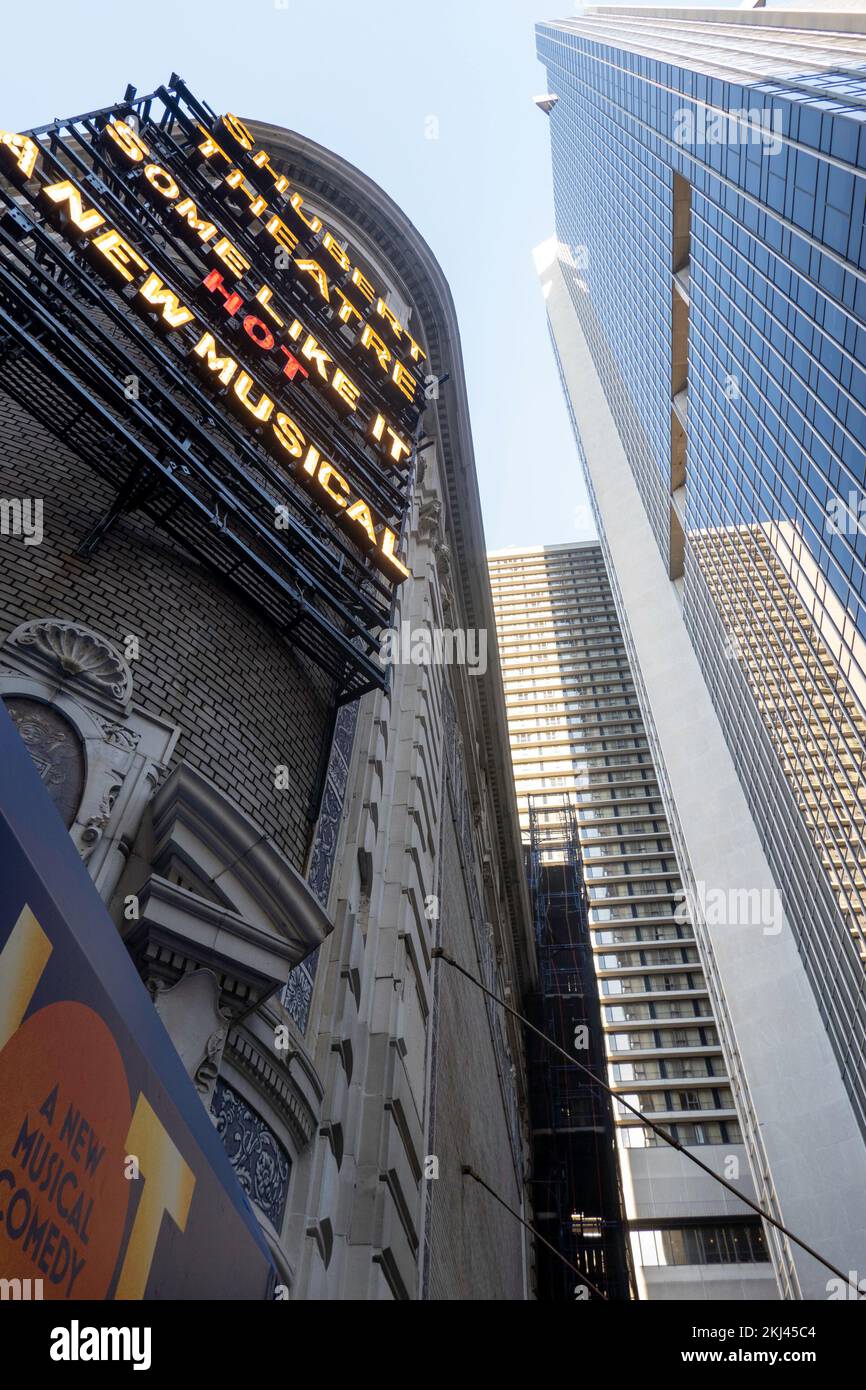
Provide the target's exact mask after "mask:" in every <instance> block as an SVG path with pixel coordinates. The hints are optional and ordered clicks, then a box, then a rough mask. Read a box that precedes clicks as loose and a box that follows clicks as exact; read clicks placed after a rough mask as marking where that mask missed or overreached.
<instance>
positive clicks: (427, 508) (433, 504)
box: [417, 497, 442, 543]
mask: <svg viewBox="0 0 866 1390" xmlns="http://www.w3.org/2000/svg"><path fill="white" fill-rule="evenodd" d="M441 530H442V503H441V502H440V500H439V498H438V497H431V498H429V500H428V501H426V502H422V503H421V506H420V507H419V508H418V532H417V535H418V539H419V541H426V542H428V543H429V542H430V541H433V540H435V539H436V537H437V536H439V535H440V533H441Z"/></svg>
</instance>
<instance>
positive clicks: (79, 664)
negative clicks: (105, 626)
mask: <svg viewBox="0 0 866 1390" xmlns="http://www.w3.org/2000/svg"><path fill="white" fill-rule="evenodd" d="M6 645H7V646H8V647H14V648H18V649H23V650H26V651H27V652H28V654H29V655H30V656H31V657H32V658H35V659H36V662H37V663H38V664H40V665H42V666H48V667H50V668H53V670H54V671H56V672H59V673H61V675H62V676H65V677H67V678H69V679H74V680H75V681H76V684H77V685H80V686H81V687H82V688H87V689H89V690H91V691H92V692H93V693H94V694H97V695H100V696H102V698H103V699H107V700H110V701H112V702H113V703H115V704H117V705H120V706H122V707H123V708H124V709H125V708H126V706H127V705H128V704H129V702H130V700H131V698H132V672H131V671H130V669H129V666H128V665H127V663H126V662H125V661H124V660H123V658H122V657H121V656H119V655H118V653H117V652H116V651H115V650H114V648H113V647H112V646H111V644H110V643H109V642H107V641H106V639H105V638H104V637H100V635H99V633H98V632H93V631H92V629H91V628H89V627H84V626H82V624H81V623H73V622H68V621H67V620H66V619H64V618H36V619H34V620H33V621H32V622H29V623H21V625H20V626H19V627H16V628H15V630H14V631H13V632H10V634H9V636H8V637H7V638H6Z"/></svg>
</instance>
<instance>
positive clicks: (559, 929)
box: [526, 797, 632, 1302]
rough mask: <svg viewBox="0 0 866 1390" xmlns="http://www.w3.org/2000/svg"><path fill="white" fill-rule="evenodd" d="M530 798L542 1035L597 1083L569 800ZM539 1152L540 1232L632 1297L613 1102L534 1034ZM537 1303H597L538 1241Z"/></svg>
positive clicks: (591, 983)
mask: <svg viewBox="0 0 866 1390" xmlns="http://www.w3.org/2000/svg"><path fill="white" fill-rule="evenodd" d="M536 800H537V798H533V797H530V798H529V845H528V847H527V851H526V853H527V871H528V878H529V885H530V893H531V899H532V907H533V915H534V929H535V947H536V953H537V957H538V978H539V992H538V994H537V995H535V996H534V998H533V999H532V1002H531V1005H530V1015H531V1017H532V1021H533V1023H534V1024H535V1025H536V1027H538V1028H540V1029H541V1031H542V1033H544V1034H545V1036H546V1037H549V1038H552V1039H553V1041H554V1042H556V1043H558V1044H559V1046H560V1047H562V1048H564V1049H565V1050H566V1051H567V1052H573V1053H574V1055H575V1058H576V1060H578V1061H581V1062H583V1063H584V1064H585V1065H586V1066H587V1067H588V1068H589V1069H590V1070H591V1071H592V1072H594V1073H595V1075H596V1076H604V1074H605V1066H606V1062H605V1051H604V1038H603V1030H602V1024H601V1008H600V1004H599V998H598V989H597V985H596V978H595V970H594V968H593V961H592V946H591V942H590V935H589V917H588V912H587V896H586V886H585V882H584V875H583V864H582V860H581V854H580V841H579V839H578V834H577V818H576V816H575V812H574V808H573V806H572V805H571V802H570V800H569V801H568V803H567V804H566V805H565V806H561V807H557V808H556V810H555V811H552V812H551V811H549V810H546V809H545V810H544V811H539V810H538V809H537V808H536V805H535V801H536ZM527 1046H528V1057H529V1068H530V1087H531V1089H530V1101H531V1114H532V1145H533V1205H534V1213H535V1222H536V1225H537V1227H538V1229H539V1231H540V1232H541V1234H542V1235H544V1236H545V1238H546V1239H547V1240H549V1241H550V1242H551V1244H552V1245H554V1246H555V1247H556V1249H557V1250H559V1251H560V1253H561V1254H562V1255H564V1256H565V1258H566V1259H567V1260H569V1261H570V1262H571V1263H572V1264H573V1265H576V1266H577V1267H578V1269H580V1270H582V1271H583V1272H584V1273H585V1274H586V1275H587V1278H588V1279H589V1280H590V1281H591V1282H592V1284H594V1285H596V1286H597V1287H598V1288H599V1289H600V1290H601V1291H602V1292H603V1293H604V1294H605V1295H606V1296H607V1297H608V1298H611V1299H628V1298H630V1297H631V1296H632V1284H631V1277H630V1268H629V1259H628V1242H627V1239H626V1232H625V1223H624V1220H623V1208H622V1199H621V1192H620V1187H619V1169H618V1165H617V1158H616V1140H615V1133H614V1124H613V1115H612V1111H611V1103H610V1099H609V1097H608V1096H607V1094H606V1093H605V1092H604V1091H603V1090H602V1089H601V1088H600V1087H599V1086H598V1085H596V1084H595V1083H593V1082H591V1081H589V1080H588V1079H587V1078H586V1077H584V1075H583V1074H582V1073H581V1072H580V1071H578V1070H577V1068H575V1067H570V1066H568V1065H567V1063H565V1062H564V1061H562V1060H561V1058H559V1057H558V1055H557V1053H555V1052H554V1051H553V1050H552V1049H551V1048H549V1047H547V1046H546V1045H545V1043H543V1042H542V1041H541V1040H540V1039H539V1038H537V1037H535V1036H534V1035H533V1034H532V1033H528V1034H527ZM537 1276H538V1277H537V1287H538V1296H539V1298H540V1299H544V1300H547V1301H556V1302H560V1301H563V1300H566V1299H567V1300H569V1301H573V1300H574V1299H576V1298H595V1297H596V1296H597V1295H595V1294H594V1293H593V1292H592V1291H591V1290H590V1289H589V1288H588V1286H583V1287H576V1286H578V1284H579V1281H578V1279H577V1276H576V1275H574V1274H572V1273H571V1272H570V1271H569V1270H568V1268H567V1267H566V1266H565V1265H564V1264H563V1263H562V1261H561V1260H557V1259H555V1257H554V1256H552V1255H551V1254H550V1253H549V1252H548V1251H546V1250H545V1249H544V1247H543V1246H541V1244H540V1243H539V1245H538V1248H537Z"/></svg>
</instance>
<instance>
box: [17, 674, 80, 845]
mask: <svg viewBox="0 0 866 1390" xmlns="http://www.w3.org/2000/svg"><path fill="white" fill-rule="evenodd" d="M6 708H7V709H8V711H9V713H10V714H11V716H12V722H13V723H14V724H15V726H16V728H17V730H18V732H19V734H20V735H21V738H22V740H23V741H24V743H25V744H26V745H27V748H28V751H29V753H30V756H31V758H32V759H33V761H34V763H35V764H36V769H37V771H38V773H39V776H40V777H41V778H42V781H43V782H44V783H45V786H46V788H47V790H48V793H49V795H50V797H51V800H52V801H53V802H54V805H55V806H56V807H57V810H58V811H59V813H60V815H61V816H62V818H63V823H64V825H65V826H66V828H67V829H69V827H70V826H71V825H72V823H73V821H74V820H75V817H76V815H77V813H78V808H79V806H80V805H81V798H82V795H83V793H84V778H85V766H84V745H83V743H82V741H81V739H80V737H79V735H78V733H77V732H76V730H75V729H74V728H73V727H72V725H71V724H70V722H69V720H68V719H64V717H63V715H62V714H59V713H58V712H57V710H56V709H53V708H52V706H51V705H46V704H43V702H42V701H41V700H31V699H28V698H27V696H24V695H10V696H8V697H7V699H6Z"/></svg>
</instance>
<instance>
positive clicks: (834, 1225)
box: [537, 7, 866, 1298]
mask: <svg viewBox="0 0 866 1390" xmlns="http://www.w3.org/2000/svg"><path fill="white" fill-rule="evenodd" d="M537 42H538V54H539V57H540V59H541V61H542V63H543V64H544V65H545V67H546V70H547V96H546V98H545V100H544V105H543V109H544V110H545V111H546V112H547V118H548V119H549V122H550V135H551V144H552V157H553V172H554V195H555V208H556V234H555V237H554V238H553V239H552V241H551V242H550V243H549V244H547V245H546V246H545V247H542V248H539V251H538V253H537V263H538V269H539V273H540V277H541V282H542V288H543V293H544V295H545V299H546V304H547V312H548V317H549V322H550V327H551V334H552V339H553V342H554V346H555V352H556V356H557V361H558V368H559V372H560V376H561V380H562V384H563V389H564V392H565V396H566V401H567V403H568V406H569V410H570V412H571V415H572V419H573V423H574V427H575V433H576V438H577V443H578V451H579V454H580V458H581V462H582V465H583V469H584V473H585V475H586V479H587V484H588V488H589V492H590V497H591V501H592V505H593V508H594V510H595V514H596V518H597V523H598V529H599V535H600V538H601V544H602V548H603V552H604V555H605V561H606V564H607V568H608V572H609V574H610V576H611V583H612V588H613V593H614V598H615V602H616V605H617V610H618V613H619V617H620V622H621V626H622V631H623V637H624V640H625V643H626V647H627V650H628V652H629V655H630V658H631V664H632V670H633V672H634V675H635V679H636V685H637V692H638V698H639V701H640V704H641V708H642V711H643V716H644V724H645V728H646V733H647V737H648V739H649V744H650V748H651V751H652V754H653V759H654V762H655V765H656V768H657V771H658V774H659V789H660V794H661V799H662V802H663V804H664V806H665V810H666V812H667V817H668V822H669V825H670V831H671V839H672V844H673V847H674V850H675V851H676V854H677V858H678V861H679V864H680V869H681V872H682V874H683V881H684V887H685V888H686V891H687V895H688V899H689V903H690V906H691V909H692V916H693V920H694V926H695V934H696V939H697V946H698V951H699V954H700V958H701V962H702V965H703V969H704V972H705V975H706V980H707V985H708V987H709V991H710V997H711V998H712V999H713V1001H714V1004H715V1008H716V1018H717V1025H718V1027H719V1030H720V1035H721V1038H722V1042H723V1044H724V1045H725V1053H726V1056H727V1059H728V1063H729V1066H730V1083H731V1091H732V1095H733V1101H734V1104H735V1107H736V1110H737V1113H738V1116H739V1122H740V1125H741V1128H742V1132H743V1138H744V1142H745V1145H746V1150H747V1152H748V1156H749V1162H750V1165H751V1170H752V1174H753V1177H754V1180H755V1183H756V1187H757V1190H758V1194H759V1197H760V1200H761V1202H762V1204H764V1205H765V1208H766V1210H768V1211H771V1212H773V1214H774V1215H776V1216H777V1217H779V1218H781V1219H782V1220H783V1221H785V1222H786V1223H787V1224H788V1226H789V1227H791V1228H792V1229H793V1230H795V1231H796V1232H797V1233H798V1235H799V1236H801V1237H802V1238H803V1239H804V1240H806V1241H808V1242H809V1243H810V1244H811V1245H813V1246H814V1247H815V1248H816V1249H818V1250H820V1251H821V1252H822V1253H823V1254H824V1255H826V1257H827V1258H828V1259H830V1260H831V1261H832V1262H833V1263H834V1264H835V1265H836V1266H838V1267H841V1268H843V1269H845V1270H851V1269H858V1268H862V1267H863V1265H864V1263H866V1197H864V1192H866V975H864V966H863V957H864V950H863V930H864V879H863V865H864V860H866V840H864V825H866V820H864V809H866V781H864V775H863V773H864V760H866V721H864V671H866V648H864V637H866V608H864V597H863V596H864V593H866V564H864V561H866V527H864V523H863V515H864V511H866V493H864V451H863V440H864V438H866V240H864V235H863V225H864V216H863V212H864V207H866V135H864V126H863V117H864V112H866V78H864V76H863V68H864V65H866V17H864V15H863V14H862V13H860V14H857V13H854V12H846V13H845V14H844V15H839V14H831V13H819V14H812V13H810V14H808V15H806V14H803V13H800V14H797V13H790V14H786V13H780V12H779V11H776V10H772V9H762V10H754V11H752V10H749V11H736V12H734V11H730V10H724V11H713V10H704V11H697V10H696V11H676V12H673V11H670V10H667V11H662V10H652V9H636V8H635V9H623V8H619V7H617V8H616V9H614V8H604V7H598V8H595V7H593V8H590V9H588V10H587V11H586V13H585V14H583V15H581V16H580V17H577V18H574V19H568V20H563V21H562V22H552V23H549V24H541V25H539V26H538V29H537ZM768 1242H769V1247H770V1251H771V1255H772V1258H773V1262H774V1266H775V1269H776V1274H777V1277H778V1280H779V1285H780V1289H781V1291H782V1294H783V1296H786V1297H806V1298H822V1297H826V1296H827V1290H828V1283H827V1279H828V1273H827V1271H826V1269H823V1268H822V1267H821V1266H820V1265H819V1264H818V1263H816V1262H815V1261H814V1260H813V1259H811V1257H809V1256H808V1255H807V1254H805V1252H803V1251H802V1250H800V1249H798V1248H797V1247H796V1246H795V1245H793V1244H792V1243H790V1242H789V1241H787V1240H785V1239H782V1238H780V1237H779V1236H778V1234H776V1233H773V1232H768Z"/></svg>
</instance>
